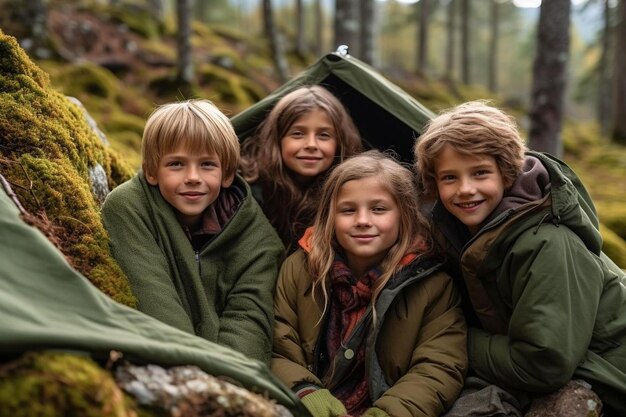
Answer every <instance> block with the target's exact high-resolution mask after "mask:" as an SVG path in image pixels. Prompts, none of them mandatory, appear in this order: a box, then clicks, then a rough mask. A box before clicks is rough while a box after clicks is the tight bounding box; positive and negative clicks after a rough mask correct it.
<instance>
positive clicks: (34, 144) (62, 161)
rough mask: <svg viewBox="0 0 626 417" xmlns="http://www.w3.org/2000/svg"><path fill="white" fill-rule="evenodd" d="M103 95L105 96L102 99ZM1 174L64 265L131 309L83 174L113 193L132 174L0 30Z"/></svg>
mask: <svg viewBox="0 0 626 417" xmlns="http://www.w3.org/2000/svg"><path fill="white" fill-rule="evenodd" d="M105 94H106V93H105ZM0 103H1V108H2V111H0V138H1V139H2V142H1V146H0V174H2V175H4V176H5V177H6V178H7V179H8V180H9V181H10V183H11V184H12V186H13V188H14V191H15V192H16V194H17V195H18V198H19V199H20V201H21V202H22V205H23V206H24V207H25V208H26V210H27V211H29V212H30V213H32V214H35V215H40V216H42V217H47V219H48V220H49V221H50V222H51V224H52V226H53V227H54V230H55V231H56V233H55V234H56V235H57V237H58V241H59V242H61V248H60V249H61V250H62V251H63V253H64V254H65V255H66V257H67V258H68V260H69V262H70V263H71V264H72V265H73V266H74V267H75V268H76V269H77V270H78V271H80V272H81V273H82V274H83V275H85V276H86V277H87V278H88V279H89V280H91V281H92V283H93V284H94V285H96V286H97V287H98V288H99V289H100V290H102V291H103V292H104V293H106V294H107V295H109V296H110V297H112V298H113V299H114V300H116V301H118V302H120V303H123V304H126V305H129V306H135V304H136V300H135V298H134V296H133V295H132V293H131V290H130V286H129V284H128V280H127V279H126V277H125V276H124V274H123V273H122V271H121V270H120V268H119V266H118V265H117V263H116V262H115V261H114V260H113V258H112V257H111V255H110V252H109V246H108V238H107V234H106V232H105V230H104V227H103V225H102V221H101V219H100V216H99V209H100V208H99V205H100V200H99V197H98V196H97V195H96V194H95V191H94V190H93V187H92V184H91V180H90V172H92V170H93V169H94V168H96V167H98V168H99V169H101V170H103V172H104V176H105V177H106V182H107V184H105V186H108V189H113V188H114V187H115V186H117V185H118V184H120V183H121V182H123V181H126V180H127V179H129V178H130V177H131V176H132V174H133V172H134V171H133V169H132V168H131V167H130V166H129V165H128V164H126V163H125V162H124V161H123V159H122V158H121V157H119V155H117V154H116V152H115V151H114V150H112V149H110V148H109V147H108V146H106V144H104V143H103V141H102V139H101V138H100V137H99V136H98V135H97V134H96V132H95V131H94V130H93V129H92V127H91V126H90V125H89V123H88V122H87V119H86V117H85V115H84V113H83V110H82V109H81V108H80V107H79V106H77V105H76V104H74V103H73V102H71V101H70V100H69V99H68V98H67V97H66V96H64V95H63V94H61V93H60V92H58V91H56V90H55V89H53V88H51V87H50V85H49V76H48V74H47V73H45V72H44V71H43V70H41V69H40V68H39V67H37V66H36V65H35V64H34V63H33V62H32V61H31V60H30V58H29V57H28V56H27V55H26V53H25V52H24V51H23V50H22V49H21V48H20V46H19V45H18V43H17V41H16V40H15V38H13V37H11V36H8V35H6V34H4V33H3V32H2V31H0Z"/></svg>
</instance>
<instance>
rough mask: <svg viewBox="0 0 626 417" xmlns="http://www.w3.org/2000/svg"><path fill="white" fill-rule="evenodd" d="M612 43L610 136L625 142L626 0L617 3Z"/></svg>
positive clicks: (615, 140)
mask: <svg viewBox="0 0 626 417" xmlns="http://www.w3.org/2000/svg"><path fill="white" fill-rule="evenodd" d="M616 29H617V30H616V34H615V35H616V36H615V44H614V49H613V50H614V53H615V58H614V62H613V65H614V67H613V68H614V70H613V76H614V77H615V83H614V85H615V87H614V88H613V91H614V98H613V128H612V133H611V138H612V140H613V141H614V142H616V143H620V144H626V117H625V116H624V115H626V70H624V68H626V0H620V2H619V4H618V23H617V28H616Z"/></svg>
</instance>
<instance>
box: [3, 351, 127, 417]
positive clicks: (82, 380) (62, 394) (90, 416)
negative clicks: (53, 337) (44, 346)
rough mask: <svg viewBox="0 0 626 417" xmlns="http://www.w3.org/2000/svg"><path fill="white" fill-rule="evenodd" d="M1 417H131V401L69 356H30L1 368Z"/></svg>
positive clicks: (102, 374)
mask: <svg viewBox="0 0 626 417" xmlns="http://www.w3.org/2000/svg"><path fill="white" fill-rule="evenodd" d="M0 404H2V407H1V408H0V417H36V416H41V417H56V416H76V417H78V416H81V417H108V416H110V417H131V416H133V415H136V414H135V413H136V412H137V411H138V409H137V407H136V406H135V404H134V402H133V401H132V400H131V399H130V398H128V397H127V396H126V395H125V394H124V393H123V392H122V391H121V389H120V388H119V387H118V386H117V385H116V383H115V381H114V379H113V377H112V376H111V374H110V373H109V372H108V371H106V370H104V369H103V368H101V367H100V366H99V365H98V364H97V363H95V362H94V361H92V360H91V359H89V358H87V357H84V356H78V355H72V354H69V353H57V352H46V353H35V352H29V353H26V354H25V355H23V356H22V357H20V358H19V359H17V360H15V361H13V362H10V363H7V364H4V365H3V366H2V367H1V368H0Z"/></svg>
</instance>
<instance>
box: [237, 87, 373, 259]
mask: <svg viewBox="0 0 626 417" xmlns="http://www.w3.org/2000/svg"><path fill="white" fill-rule="evenodd" d="M314 109H321V110H323V111H324V112H326V113H327V114H328V117H329V119H330V120H331V122H332V124H333V127H334V128H335V132H336V135H337V154H336V155H335V161H334V163H333V165H332V166H331V169H329V170H328V172H330V171H331V170H332V168H333V167H334V166H335V165H337V164H338V163H339V162H341V161H343V160H344V159H345V158H347V157H349V156H352V155H355V154H357V153H359V152H361V151H362V144H361V138H360V136H359V131H358V129H357V128H356V126H355V125H354V122H353V121H352V119H351V118H350V115H349V114H348V112H347V110H346V109H345V107H344V106H343V105H342V104H341V102H340V101H339V100H338V99H337V98H336V97H335V96H334V95H333V94H332V93H331V92H330V91H328V90H327V89H326V88H324V87H321V86H318V85H314V86H305V87H301V88H298V89H297V90H295V91H292V92H291V93H289V94H287V95H286V96H284V97H283V98H282V99H280V100H279V102H278V103H277V104H276V105H275V106H274V108H273V109H272V111H271V112H270V113H269V115H268V116H267V118H266V119H265V121H264V122H263V123H262V124H261V125H260V126H259V128H258V129H257V132H256V134H255V135H254V136H252V137H250V138H248V139H246V140H245V141H244V143H243V145H242V157H241V166H240V168H241V174H242V175H243V177H244V178H245V179H246V180H247V181H248V182H249V183H251V184H254V183H257V184H259V185H260V186H261V188H262V191H263V204H262V206H263V211H264V212H265V215H266V216H267V218H268V219H269V220H270V222H271V223H272V225H273V226H274V228H275V229H276V230H277V232H278V234H279V236H280V237H281V239H282V240H283V243H284V244H285V246H286V247H287V252H292V251H293V250H295V248H296V247H297V241H298V239H299V238H300V237H301V236H302V234H303V232H304V230H305V229H306V228H307V227H308V226H311V225H312V224H313V219H314V218H315V213H316V211H317V200H318V197H319V193H320V191H321V186H322V184H323V182H324V179H325V177H326V175H327V173H328V172H327V173H324V174H320V175H319V176H318V177H317V178H315V179H314V180H313V181H312V182H311V183H310V184H306V185H303V184H301V183H299V182H297V181H296V180H295V178H294V177H293V176H292V175H291V172H290V171H289V170H288V169H285V167H284V165H283V161H282V158H281V140H282V138H283V137H285V136H286V135H287V131H288V130H289V128H290V127H291V125H292V124H293V123H294V122H295V121H296V120H297V119H298V118H299V117H301V116H302V115H304V114H306V113H308V112H310V111H312V110H314Z"/></svg>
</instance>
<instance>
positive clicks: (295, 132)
mask: <svg viewBox="0 0 626 417" xmlns="http://www.w3.org/2000/svg"><path fill="white" fill-rule="evenodd" d="M289 136H290V137H292V138H301V137H302V136H304V133H302V131H301V130H292V131H291V132H289Z"/></svg>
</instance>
